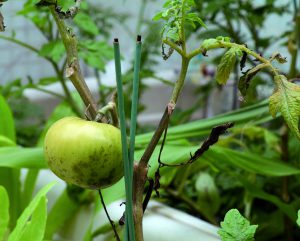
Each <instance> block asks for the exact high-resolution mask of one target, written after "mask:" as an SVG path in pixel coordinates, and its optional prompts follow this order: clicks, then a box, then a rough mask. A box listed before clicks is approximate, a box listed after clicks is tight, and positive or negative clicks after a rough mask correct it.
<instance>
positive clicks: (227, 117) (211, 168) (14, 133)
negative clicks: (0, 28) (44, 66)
mask: <svg viewBox="0 0 300 241" xmlns="http://www.w3.org/2000/svg"><path fill="white" fill-rule="evenodd" d="M150 2H155V1H150V0H143V1H142V4H141V7H140V9H139V14H138V18H137V19H136V27H135V28H136V30H135V31H136V32H137V33H141V34H142V36H143V52H142V63H141V70H142V71H141V81H142V82H141V83H142V84H141V92H140V95H141V96H142V95H143V94H144V93H145V92H147V91H149V88H151V86H149V85H148V84H147V81H145V80H146V79H147V78H154V79H156V80H158V81H160V83H161V85H165V86H169V87H170V86H172V85H173V80H172V79H164V78H161V77H160V76H158V75H157V72H158V70H159V69H160V68H163V67H161V66H160V65H161V63H160V62H159V61H158V59H159V58H160V56H161V39H160V37H159V36H160V24H159V23H157V22H152V21H150V20H149V19H144V18H143V12H144V11H146V10H147V4H149V3H150ZM195 2H196V9H195V11H196V13H197V14H199V15H200V16H201V18H202V19H203V20H204V22H205V24H206V25H207V29H205V28H203V27H201V26H200V25H199V26H197V28H196V30H192V29H190V31H189V32H188V35H187V36H188V38H189V41H190V42H191V45H197V46H199V45H200V44H199V43H201V42H202V41H203V40H204V39H206V38H212V37H213V38H214V37H217V36H219V35H222V36H229V37H230V38H231V39H232V41H234V42H236V43H241V44H242V43H244V44H247V46H248V47H249V48H251V49H253V50H255V51H257V52H258V53H260V54H261V55H263V56H265V57H268V56H271V54H272V53H273V52H276V50H277V48H278V47H280V49H282V50H283V52H282V53H281V54H282V55H283V56H284V57H287V59H288V64H286V66H288V67H285V68H284V69H283V71H282V72H283V73H284V74H286V75H287V76H288V77H289V79H291V80H293V81H295V82H297V81H299V71H300V69H299V65H297V57H298V56H299V54H298V53H299V51H298V50H299V46H300V44H299V33H300V30H299V29H300V20H299V19H300V4H299V3H297V2H296V1H289V2H287V3H283V2H282V1H280V0H266V1H263V3H260V4H256V3H254V1H250V0H222V1H221V0H211V1H206V0H196V1H195ZM34 3H36V1H34V0H28V1H25V3H24V6H23V9H22V10H21V11H19V12H18V13H16V14H17V15H20V16H23V17H24V21H30V22H31V23H33V25H34V26H35V28H37V29H38V30H39V31H40V32H41V33H42V35H43V36H44V38H45V43H44V44H43V45H42V46H41V47H40V48H37V47H36V46H32V45H31V43H27V42H22V41H21V40H20V39H18V38H17V35H16V34H15V33H14V32H13V33H12V35H11V36H7V35H4V34H1V35H0V41H11V42H13V43H15V44H18V45H20V46H23V47H24V48H27V49H30V50H31V51H32V54H38V56H39V57H40V58H43V59H45V60H46V61H47V62H48V63H49V68H53V75H52V76H43V77H42V78H40V79H33V78H32V77H30V73H28V75H27V76H20V78H18V79H16V80H12V81H9V82H8V83H5V84H0V93H1V96H2V97H1V98H0V100H1V101H0V117H1V118H0V185H2V186H4V187H5V189H6V190H7V193H8V197H9V202H10V213H9V214H10V224H9V227H10V230H12V229H13V228H14V227H15V225H16V220H17V218H18V217H19V216H20V214H21V213H22V211H23V210H24V208H25V207H26V206H27V205H28V204H29V203H30V200H31V199H32V197H33V194H34V193H35V192H34V190H35V188H36V181H37V178H38V175H39V170H40V169H45V168H46V165H45V161H44V158H43V152H42V149H41V146H42V141H43V137H44V134H45V132H46V130H47V128H48V127H49V126H50V125H51V123H53V122H54V121H56V120H58V119H60V118H62V117H64V116H69V115H78V116H83V115H84V112H85V110H84V108H83V105H82V102H81V100H80V99H79V97H78V95H77V94H76V93H72V91H71V90H70V89H69V86H68V85H67V83H66V82H67V81H66V78H65V76H64V68H65V65H66V55H65V50H64V47H63V45H62V43H61V41H60V40H59V35H58V33H57V29H56V27H55V25H54V24H53V21H52V19H51V16H50V14H49V12H48V11H47V9H39V10H38V9H37V8H36V7H35V6H34ZM6 4H9V2H8V3H6ZM58 4H59V5H61V6H63V9H67V8H68V7H69V6H70V5H71V4H73V1H72V0H68V1H63V0H61V1H58ZM283 14H286V15H288V16H289V20H288V23H287V26H286V28H285V29H274V30H273V31H272V34H270V35H267V36H266V35H265V34H264V28H267V26H268V21H270V19H269V18H270V16H274V15H283ZM130 18H132V16H130V14H128V13H127V12H125V11H124V13H120V12H115V11H114V9H113V8H107V7H102V6H101V3H99V2H97V3H95V1H87V2H85V1H84V2H83V4H82V11H81V12H80V13H79V14H78V15H77V16H76V17H75V18H74V21H68V24H69V25H70V26H71V27H72V29H73V31H74V32H75V33H76V35H77V36H78V39H79V46H78V50H79V56H80V57H81V60H82V64H83V65H86V66H88V68H89V73H90V74H92V75H93V77H95V81H96V83H97V96H98V103H99V106H102V105H104V104H105V103H106V102H107V101H108V100H109V98H110V96H111V94H112V92H113V90H114V88H113V87H111V86H105V85H103V83H102V79H101V76H102V74H103V72H104V71H105V69H106V66H107V64H108V63H109V61H110V60H112V58H113V52H112V47H111V44H110V42H111V40H110V38H111V34H110V32H111V29H112V28H113V27H114V26H118V27H121V28H123V29H125V31H127V32H128V36H135V35H136V34H135V33H136V32H134V33H132V32H131V31H132V30H131V28H130V27H129V26H128V22H127V20H128V19H130ZM25 19H26V20H25ZM8 24H9V23H8ZM166 51H167V50H166ZM222 54H223V52H222V51H219V52H217V53H216V54H215V55H213V56H209V58H206V57H202V56H199V58H196V60H195V61H194V62H192V63H191V66H190V74H189V79H190V80H189V81H191V82H193V83H195V81H196V82H197V81H199V82H201V83H200V84H199V83H197V84H195V86H194V91H193V92H192V93H190V94H191V95H194V97H195V102H194V103H190V106H189V107H188V108H179V109H176V111H175V113H174V116H173V117H172V120H171V124H170V129H169V131H168V136H167V141H166V145H165V148H164V151H163V154H162V160H163V161H164V162H167V163H180V162H182V161H185V160H186V159H188V158H189V156H190V153H193V152H194V151H196V150H197V148H198V147H199V145H200V143H201V142H202V141H203V140H204V139H205V138H206V137H207V136H208V135H209V133H210V130H211V128H212V127H214V126H215V125H218V124H222V123H225V122H228V121H232V122H235V127H234V128H232V129H231V130H230V131H229V133H227V135H225V136H223V137H222V138H221V140H220V141H219V142H218V143H217V145H215V146H214V147H212V148H211V149H210V150H209V151H208V152H207V153H205V155H204V156H203V157H201V158H200V159H199V160H198V161H197V162H194V163H193V164H191V165H188V166H184V167H177V168H169V167H164V168H162V169H161V175H162V179H161V188H160V197H155V195H153V197H154V198H155V199H157V200H158V201H160V202H164V203H166V204H168V205H170V206H172V207H175V208H178V209H181V210H183V211H184V212H186V213H189V214H191V215H193V216H196V217H199V218H201V219H204V220H206V221H208V222H210V223H212V224H216V225H218V223H219V222H220V221H221V220H222V219H223V218H224V215H225V213H226V212H227V211H228V210H229V209H231V208H237V209H239V210H240V211H241V213H242V214H243V215H244V216H245V217H247V218H248V219H249V220H250V221H251V223H255V224H258V225H259V229H258V232H257V235H256V240H264V241H265V240H299V238H300V232H299V228H298V227H297V225H296V215H297V210H298V209H299V208H300V198H299V195H300V193H299V190H300V175H299V173H300V144H299V140H297V139H296V138H295V137H294V136H293V135H291V134H290V133H289V130H288V128H287V127H286V126H285V124H284V123H283V121H282V118H281V117H278V118H276V119H272V118H271V116H270V115H269V113H268V102H267V101H266V100H263V99H266V98H267V97H268V96H269V94H270V93H271V92H270V90H272V86H273V84H272V78H271V76H270V75H269V74H268V73H267V72H265V73H261V74H258V75H257V76H255V77H254V78H253V79H252V80H251V83H250V87H249V91H248V93H247V95H246V96H244V97H242V96H241V94H240V93H239V90H238V82H239V80H240V77H241V76H242V74H243V73H242V72H241V71H240V66H239V65H236V66H235V71H234V74H232V75H231V78H230V82H229V84H228V85H229V86H217V84H216V82H215V81H214V77H215V76H214V72H215V68H216V65H217V63H218V62H219V60H220V58H221V56H222ZM172 57H173V56H172ZM172 57H171V58H172ZM124 58H125V56H124ZM248 60H249V61H248V64H247V65H246V67H245V68H244V69H243V70H242V71H245V70H247V69H248V68H251V67H253V66H255V65H256V64H257V63H256V60H255V59H251V58H250V59H248ZM168 61H169V60H168ZM128 62H129V67H128V69H127V71H126V72H125V73H124V77H123V79H124V89H125V91H124V92H125V93H126V95H125V105H126V106H127V107H128V108H130V107H129V106H130V104H129V103H130V101H131V99H130V98H131V93H130V92H131V89H132V86H131V80H132V69H133V62H132V60H129V61H128ZM193 67H194V68H193ZM192 70H193V71H192ZM202 80H204V81H202ZM54 83H59V84H60V85H61V87H62V89H63V94H62V95H61V94H58V93H56V92H52V91H51V88H48V87H49V86H51V85H52V84H54ZM226 88H227V89H226ZM228 88H231V90H232V91H231V92H229V93H228V92H226V91H228ZM26 89H35V90H38V91H41V92H45V93H47V94H50V95H52V96H54V97H55V98H57V99H59V100H60V104H59V105H58V106H57V107H56V108H55V109H54V110H53V112H52V114H51V115H50V116H49V118H48V117H46V115H45V113H44V109H43V108H42V107H41V106H39V105H37V104H36V103H32V102H30V101H29V100H28V99H27V98H26V97H25V95H24V91H25V90H26ZM216 93H217V94H216ZM220 93H225V94H226V95H227V99H229V100H230V101H229V103H230V104H229V105H227V106H222V104H223V105H224V103H221V102H222V101H218V99H216V96H218V95H219V94H220ZM212 96H213V100H214V101H213V102H211V101H210V98H212ZM181 98H185V97H184V96H182V97H181ZM216 102H218V103H217V104H218V105H220V106H222V109H224V110H226V111H228V112H226V113H224V114H220V115H217V116H213V117H211V116H209V114H208V112H209V111H208V110H209V108H211V106H209V105H214V104H216ZM126 103H127V104H126ZM165 104H166V103H162V105H165ZM145 108H146V106H145V105H142V104H141V105H140V106H139V113H142V112H143V111H144V110H145ZM197 111H200V113H201V116H202V119H195V115H193V114H194V113H195V112H197ZM126 114H127V118H130V113H129V109H127V110H126ZM153 128H154V127H153V125H150V126H149V125H143V123H139V127H138V132H139V135H138V136H137V140H136V146H137V149H136V160H138V158H139V157H140V156H141V154H142V152H143V150H144V149H145V147H146V145H147V143H148V142H149V139H150V138H151V135H152V133H151V131H153ZM148 131H150V132H148ZM157 156H158V150H156V152H155V154H154V155H153V157H152V159H151V163H150V171H149V175H150V176H152V177H154V173H155V171H156V169H157V167H158V163H157ZM21 169H22V170H26V171H25V172H22V173H23V174H22V175H21ZM21 176H22V183H21V181H20V180H21ZM116 193H117V194H116ZM104 195H105V199H106V201H107V203H111V202H112V201H115V200H118V199H120V198H122V197H123V196H124V190H123V183H122V181H121V182H119V183H117V184H116V185H114V186H113V187H111V188H109V189H107V190H104ZM40 200H42V199H41V198H40V199H39V202H41V204H40V205H43V201H40ZM96 200H97V199H96V196H95V195H94V193H93V192H91V191H85V190H82V189H79V188H76V187H73V186H70V185H67V187H66V189H65V190H64V191H63V192H62V194H61V195H60V197H59V198H58V199H57V200H55V203H54V205H53V207H52V208H51V210H49V212H48V219H47V224H46V225H45V226H44V227H42V226H41V228H42V229H43V230H45V233H46V236H45V238H47V239H51V238H53V237H54V236H53V235H55V234H58V233H59V234H60V235H62V236H63V234H62V233H63V231H62V230H64V224H65V222H66V220H72V218H75V217H76V215H75V214H76V211H78V210H80V209H81V208H82V207H86V206H91V205H93V204H94V203H95V202H96ZM97 202H98V201H97ZM35 208H40V209H42V208H41V207H40V206H35ZM94 209H95V212H98V211H99V210H100V209H101V207H99V205H96V206H95V208H94ZM34 210H35V209H34V208H32V212H33V211H34ZM58 214H59V215H58ZM40 225H42V222H41V224H40ZM108 232H111V230H110V229H107V228H103V227H96V228H95V227H93V219H92V220H91V223H90V226H89V228H88V229H87V230H86V233H85V238H86V239H85V240H92V239H93V238H95V237H96V236H97V235H100V234H103V233H108ZM0 236H1V233H0ZM24 240H25V239H24Z"/></svg>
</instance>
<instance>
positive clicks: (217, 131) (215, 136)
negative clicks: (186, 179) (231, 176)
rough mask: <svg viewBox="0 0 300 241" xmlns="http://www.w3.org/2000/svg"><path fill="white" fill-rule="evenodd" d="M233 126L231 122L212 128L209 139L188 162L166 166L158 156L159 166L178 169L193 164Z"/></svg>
mask: <svg viewBox="0 0 300 241" xmlns="http://www.w3.org/2000/svg"><path fill="white" fill-rule="evenodd" d="M233 125H234V123H233V122H229V123H225V124H223V125H219V126H216V127H214V128H213V129H212V130H211V133H210V135H209V137H208V138H207V139H206V140H205V141H204V142H203V143H202V145H201V147H200V148H199V149H198V150H197V151H196V152H195V153H194V155H191V157H190V159H189V160H187V161H185V162H181V163H178V164H167V163H163V162H162V161H161V160H160V156H159V159H158V163H159V166H160V167H163V166H167V167H178V166H184V165H187V164H191V163H193V162H194V161H196V160H197V159H198V158H199V157H201V156H202V155H203V154H204V152H206V151H207V150H208V149H209V147H210V146H212V145H214V144H215V143H217V142H218V140H219V137H220V135H222V134H224V133H225V132H226V131H227V129H228V128H231V127H233Z"/></svg>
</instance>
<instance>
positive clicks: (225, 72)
mask: <svg viewBox="0 0 300 241" xmlns="http://www.w3.org/2000/svg"><path fill="white" fill-rule="evenodd" d="M237 56H242V51H241V50H240V49H239V48H235V47H232V48H230V49H229V50H228V51H227V52H226V53H225V54H224V55H223V57H222V59H221V62H220V64H219V65H218V68H217V76H216V80H217V82H218V83H219V84H226V82H227V80H228V79H229V75H230V72H231V71H232V70H233V68H234V65H235V61H236V57H237Z"/></svg>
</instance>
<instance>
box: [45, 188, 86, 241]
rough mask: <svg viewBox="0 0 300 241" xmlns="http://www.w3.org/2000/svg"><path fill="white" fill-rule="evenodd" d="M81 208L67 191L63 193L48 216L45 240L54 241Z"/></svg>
mask: <svg viewBox="0 0 300 241" xmlns="http://www.w3.org/2000/svg"><path fill="white" fill-rule="evenodd" d="M79 207H80V204H79V203H78V202H75V201H74V200H72V199H71V198H70V197H69V196H68V194H67V191H66V190H65V191H63V192H62V194H61V195H60V196H59V198H58V199H57V201H56V202H55V204H54V206H53V207H52V209H51V210H50V212H49V214H48V219H47V226H46V232H45V238H46V239H52V236H53V234H54V233H55V232H57V231H58V230H59V229H61V228H62V227H63V225H64V224H65V223H66V222H67V220H68V219H70V218H71V217H72V216H73V215H74V214H75V213H76V210H77V209H78V208H79Z"/></svg>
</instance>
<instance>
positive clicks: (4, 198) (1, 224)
mask: <svg viewBox="0 0 300 241" xmlns="http://www.w3.org/2000/svg"><path fill="white" fill-rule="evenodd" d="M0 200H1V205H0V217H1V218H0V240H3V237H4V235H5V233H6V230H7V227H8V224H9V198H8V194H7V192H6V190H5V188H4V187H2V186H0Z"/></svg>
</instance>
